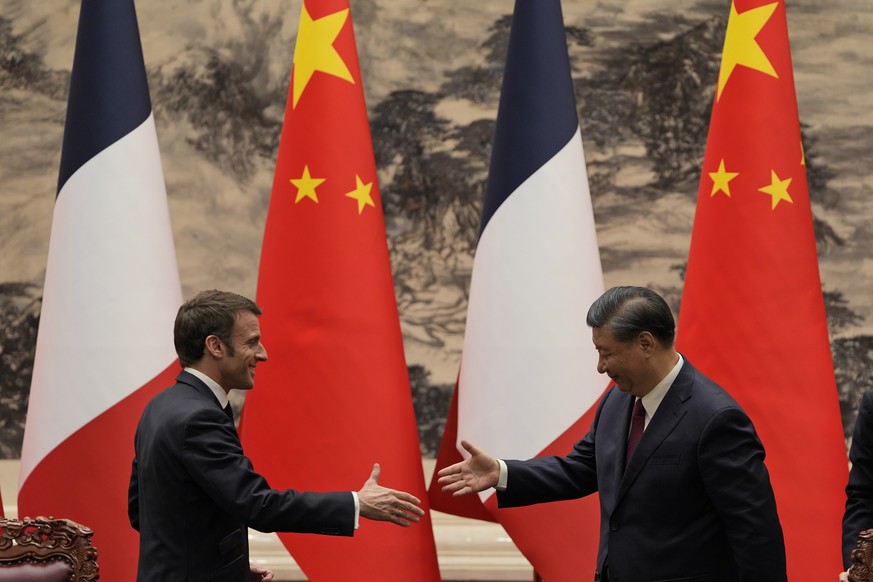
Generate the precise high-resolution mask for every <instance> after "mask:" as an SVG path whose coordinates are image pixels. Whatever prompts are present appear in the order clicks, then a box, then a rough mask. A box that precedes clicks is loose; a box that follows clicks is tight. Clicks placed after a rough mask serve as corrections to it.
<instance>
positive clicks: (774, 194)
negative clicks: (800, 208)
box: [758, 170, 794, 210]
mask: <svg viewBox="0 0 873 582" xmlns="http://www.w3.org/2000/svg"><path fill="white" fill-rule="evenodd" d="M790 185H791V178H786V179H785V180H780V179H779V176H777V175H776V172H775V171H773V170H770V185H769V186H764V187H763V188H758V190H759V191H761V192H763V193H765V194H769V195H770V196H771V198H772V206H771V207H770V210H776V205H777V204H779V203H780V202H782V201H783V200H784V201H786V202H790V203H791V204H794V200H792V199H791V196H789V194H788V186H790Z"/></svg>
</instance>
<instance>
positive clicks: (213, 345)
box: [204, 335, 224, 359]
mask: <svg viewBox="0 0 873 582" xmlns="http://www.w3.org/2000/svg"><path fill="white" fill-rule="evenodd" d="M204 349H205V351H206V353H208V354H209V355H211V356H212V357H213V358H215V359H220V358H222V357H224V342H222V341H221V339H220V338H219V337H218V336H217V335H209V336H206V341H205V342H204Z"/></svg>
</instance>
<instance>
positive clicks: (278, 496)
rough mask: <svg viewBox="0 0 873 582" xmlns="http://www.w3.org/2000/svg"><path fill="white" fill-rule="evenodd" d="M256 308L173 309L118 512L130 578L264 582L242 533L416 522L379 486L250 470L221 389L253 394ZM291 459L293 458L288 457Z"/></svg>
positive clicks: (262, 354) (204, 297)
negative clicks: (133, 561) (134, 540)
mask: <svg viewBox="0 0 873 582" xmlns="http://www.w3.org/2000/svg"><path fill="white" fill-rule="evenodd" d="M260 313H261V310H260V308H259V307H258V306H257V305H256V304H255V303H254V302H252V301H251V300H249V299H246V298H245V297H241V296H239V295H236V294H234V293H227V292H222V291H204V292H203V293H200V294H199V295H197V296H196V297H195V298H194V299H192V300H191V301H188V302H187V303H185V304H184V305H182V307H181V308H180V309H179V313H178V315H177V316H176V322H175V329H174V342H175V346H176V353H177V354H178V355H179V361H180V363H181V365H182V366H183V368H184V369H183V370H182V372H181V373H180V374H179V376H178V377H177V378H176V384H175V385H174V386H171V387H170V388H167V389H166V390H164V391H162V392H161V393H159V394H158V395H156V396H155V397H154V398H153V399H152V400H151V402H149V404H148V405H147V406H146V408H145V410H144V411H143V414H142V418H141V419H140V422H139V426H138V427H137V431H136V437H135V441H134V447H135V453H136V456H135V458H134V460H133V468H132V472H131V478H130V490H129V503H128V512H129V516H130V523H131V525H132V526H133V527H134V528H135V529H137V530H138V531H139V532H140V552H139V569H138V574H137V580H139V581H141V582H144V581H161V582H173V581H195V580H216V581H233V582H239V581H243V580H264V581H266V580H271V579H272V577H273V575H272V573H271V572H269V571H267V570H264V569H262V568H259V567H255V566H253V565H250V564H249V553H248V536H247V528H248V527H252V528H255V529H257V530H260V531H264V532H274V531H283V532H300V533H317V534H328V535H343V536H351V535H353V533H354V530H355V528H356V527H357V524H358V517H359V516H363V517H366V518H369V519H374V520H380V521H391V522H393V523H395V524H397V525H400V526H409V525H410V523H411V522H417V521H418V518H419V516H421V515H423V514H424V512H423V511H422V509H421V508H420V507H419V506H418V505H419V503H420V502H419V500H418V499H416V498H415V497H414V496H412V495H410V494H408V493H404V492H402V491H394V490H391V489H388V488H385V487H382V486H381V485H379V484H378V482H377V480H378V477H379V465H374V467H373V471H372V473H371V474H370V477H369V479H367V481H366V482H365V483H364V486H363V488H362V489H361V490H360V491H358V492H348V491H345V492H328V493H306V492H298V491H295V490H292V489H287V490H284V491H278V490H275V489H272V488H270V486H269V484H268V483H267V481H266V480H265V479H264V478H263V477H262V476H261V475H259V474H258V473H256V472H255V471H254V469H253V467H252V463H251V462H250V461H249V459H248V457H246V456H245V454H244V453H243V450H242V447H241V445H240V441H239V437H238V436H237V433H236V429H235V427H234V424H233V415H232V413H231V412H230V404H229V403H228V398H227V393H228V392H230V390H234V389H239V390H249V389H251V388H252V387H253V386H254V375H255V367H256V366H257V365H258V364H260V363H261V362H265V361H266V360H267V352H266V350H265V349H264V346H263V344H262V343H261V333H260V328H259V326H258V316H259V315H260ZM289 462H293V460H289Z"/></svg>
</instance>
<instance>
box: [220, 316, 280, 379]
mask: <svg viewBox="0 0 873 582" xmlns="http://www.w3.org/2000/svg"><path fill="white" fill-rule="evenodd" d="M231 337H232V342H233V345H232V346H225V345H224V342H221V340H220V339H218V338H217V337H216V336H210V338H207V341H209V340H212V338H214V339H215V340H217V341H218V342H221V344H222V346H221V347H222V348H223V349H222V350H221V357H220V358H219V359H218V372H219V375H220V378H217V379H216V380H217V381H218V383H219V384H220V385H221V387H222V388H224V389H225V390H227V391H230V390H250V389H252V388H253V387H254V385H255V366H257V364H258V363H260V362H266V361H267V350H266V349H264V346H263V344H261V328H260V326H259V325H258V316H257V315H255V314H254V313H252V312H251V311H240V312H237V314H236V321H235V322H234V324H233V332H232V335H231Z"/></svg>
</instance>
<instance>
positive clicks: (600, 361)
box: [597, 358, 606, 374]
mask: <svg viewBox="0 0 873 582" xmlns="http://www.w3.org/2000/svg"><path fill="white" fill-rule="evenodd" d="M597 373H598V374H605V373H606V364H605V363H604V362H603V358H597Z"/></svg>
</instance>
